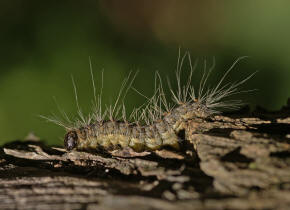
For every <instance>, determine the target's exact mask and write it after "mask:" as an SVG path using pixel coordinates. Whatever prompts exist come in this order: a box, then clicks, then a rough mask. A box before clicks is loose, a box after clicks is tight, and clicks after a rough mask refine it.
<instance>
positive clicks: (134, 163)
mask: <svg viewBox="0 0 290 210" xmlns="http://www.w3.org/2000/svg"><path fill="white" fill-rule="evenodd" d="M184 137H185V139H187V141H184V145H182V147H183V149H182V151H180V152H175V151H170V150H166V149H163V150H159V151H155V152H142V153H137V152H134V151H133V150H131V149H130V148H125V149H123V150H116V151H112V152H110V153H98V154H96V153H88V152H80V151H72V152H69V153H67V152H66V151H65V150H64V149H63V148H59V147H49V146H46V145H45V144H44V143H43V142H41V141H33V140H27V141H14V142H11V143H8V144H6V145H3V146H2V147H1V151H0V209H54V210H57V209H106V210H107V209H108V210H109V209H110V210H111V209H118V210H120V209H139V210H142V209H166V210H171V209H290V102H288V105H287V106H284V107H283V108H282V109H281V110H280V111H277V112H268V111H266V110H264V109H262V108H257V109H256V110H255V111H254V112H253V113H249V112H248V111H247V110H241V111H240V112H238V113H234V114H229V115H225V116H215V117H213V118H211V119H209V120H192V121H190V122H188V124H187V128H186V130H185V131H184Z"/></svg>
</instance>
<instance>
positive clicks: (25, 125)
mask: <svg viewBox="0 0 290 210" xmlns="http://www.w3.org/2000/svg"><path fill="white" fill-rule="evenodd" d="M289 14H290V2H287V1H283V4H282V3H281V2H280V3H278V1H259V0H257V1H241V2H238V3H237V2H236V1H233V2H232V1H173V0H166V1H165V0H162V1H161V0H160V1H153V0H143V1H133V0H123V1H117V0H103V1H102V0H100V1H95V0H91V1H76V0H64V1H55V0H50V1H46V0H44V1H36V0H30V1H24V0H9V1H8V0H4V1H1V2H0V25H1V29H0V30H1V33H0V47H1V50H0V53H1V56H0V143H1V144H2V143H5V142H8V141H11V140H15V139H23V138H24V137H25V136H26V135H27V134H28V133H30V132H34V133H35V135H36V136H39V137H40V138H41V139H44V140H46V141H47V142H48V143H49V144H62V140H61V139H62V137H63V135H64V133H65V131H64V130H63V129H62V128H60V127H58V126H56V125H53V124H51V123H47V122H46V121H45V120H43V119H41V118H40V117H39V115H45V116H50V115H51V114H52V113H55V114H57V115H59V112H58V108H57V105H56V104H58V106H60V107H61V108H62V109H63V110H65V111H66V112H67V113H68V114H69V115H74V114H75V113H76V104H75V99H74V97H75V96H74V92H73V86H72V80H71V76H73V78H74V80H75V82H76V85H77V90H78V97H79V103H80V105H81V107H82V109H83V110H84V112H85V113H88V112H89V110H90V107H91V104H92V99H93V88H92V83H91V77H90V65H89V58H91V61H92V66H93V71H94V76H95V81H96V86H97V89H99V88H100V86H101V71H102V70H104V88H103V96H104V97H103V102H104V104H110V103H112V102H113V101H114V98H115V97H116V95H117V93H118V90H119V89H120V85H121V83H122V80H123V79H124V78H125V77H126V76H127V75H128V73H129V72H130V71H132V72H136V71H137V70H139V73H138V76H137V78H136V80H135V82H134V85H133V86H134V87H135V88H136V89H138V90H139V91H140V92H142V94H144V95H147V96H150V95H151V94H152V93H153V89H154V72H155V71H156V70H158V71H159V72H160V74H161V75H162V78H163V79H164V82H165V83H166V76H168V77H169V78H170V80H174V78H175V74H174V71H175V68H176V63H177V56H178V49H179V47H180V48H181V50H182V51H186V50H189V51H190V52H191V56H192V60H193V61H195V59H198V60H199V64H198V67H197V69H196V73H195V75H194V79H195V81H194V83H195V84H198V79H199V78H200V76H201V74H202V73H201V72H202V70H203V65H204V61H205V60H206V61H207V65H208V66H210V65H211V64H212V62H213V58H214V57H215V60H216V68H215V70H214V71H213V73H212V75H211V79H210V81H209V86H213V85H214V84H216V82H217V81H218V79H219V78H220V77H221V76H222V74H223V72H225V71H226V70H227V69H228V68H229V67H230V66H231V64H232V63H233V62H234V61H235V60H236V59H237V58H238V57H240V56H244V55H247V56H249V58H247V59H244V60H243V61H241V62H240V63H239V64H238V65H237V66H236V67H235V69H234V70H233V71H232V72H231V74H230V75H229V77H228V78H227V79H228V80H227V81H237V80H239V79H242V78H245V77H246V76H248V75H249V74H251V73H253V72H255V71H258V73H257V74H256V75H255V76H254V77H253V78H252V79H251V80H249V81H248V82H247V83H246V84H245V85H244V86H243V88H244V89H258V90H257V91H255V92H251V93H246V94H241V95H240V96H239V97H240V98H241V99H243V100H244V101H245V102H247V103H249V104H250V105H251V107H255V106H256V105H262V106H263V107H265V108H267V109H271V110H277V109H279V108H280V107H281V106H282V105H284V104H285V103H286V101H287V98H288V97H289V95H290V71H289V68H290V59H289V55H290V41H289V37H290V24H289ZM187 70H188V65H187V64H185V66H184V72H185V73H184V75H183V77H184V79H185V78H186V72H188V71H187ZM167 93H168V92H167ZM55 101H56V103H55ZM144 102H145V98H144V97H142V96H140V95H139V94H137V93H136V92H134V91H129V93H128V95H127V97H126V99H125V103H126V107H127V109H128V111H130V110H132V109H133V107H135V106H139V105H141V104H142V103H144Z"/></svg>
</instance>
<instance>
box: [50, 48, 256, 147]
mask: <svg viewBox="0 0 290 210" xmlns="http://www.w3.org/2000/svg"><path fill="white" fill-rule="evenodd" d="M186 58H188V61H189V65H190V69H191V70H190V72H189V75H188V79H187V81H186V84H185V85H182V84H181V69H182V65H183V63H184V60H185V59H186ZM243 58H244V57H241V58H239V59H237V60H236V61H235V62H234V64H233V65H232V66H231V67H230V68H229V69H228V70H227V71H226V72H225V74H224V75H223V77H222V78H221V79H220V80H219V82H218V84H217V85H216V86H215V87H214V88H208V89H206V87H205V84H206V82H207V80H208V77H209V75H210V72H211V70H212V69H213V67H214V64H213V65H212V67H210V68H209V70H208V71H206V70H205V72H204V74H203V76H202V78H201V81H200V85H199V88H198V91H197V93H196V92H195V88H194V87H193V86H192V85H191V78H192V74H193V70H194V68H195V67H193V66H192V64H191V59H190V55H189V53H188V52H186V53H185V54H184V55H183V56H182V57H181V56H180V51H179V57H178V63H177V70H176V78H177V91H174V90H173V89H172V88H170V91H171V95H172V98H173V102H174V103H173V105H171V104H170V103H169V102H168V100H167V98H166V97H165V94H164V90H163V86H162V82H161V77H160V76H159V74H158V73H156V77H155V78H156V79H155V92H154V94H153V96H152V97H151V98H147V103H146V104H144V105H143V106H141V107H139V108H137V109H135V110H134V111H133V112H132V113H131V115H130V116H131V117H130V119H129V120H127V119H126V112H125V108H124V104H123V103H122V98H123V99H124V97H125V95H126V93H127V91H128V90H129V89H130V88H131V86H132V82H133V80H134V79H135V76H136V74H135V75H134V76H133V78H131V79H130V76H131V75H130V74H129V76H128V77H127V78H126V79H125V80H124V82H123V84H122V86H121V89H120V92H119V95H118V97H117V99H116V101H115V103H114V105H111V106H109V107H107V108H106V109H105V110H102V104H101V103H102V88H101V93H100V94H99V95H96V88H95V83H94V79H93V78H94V77H93V72H92V68H91V76H92V84H93V88H94V107H93V112H92V114H91V115H89V116H88V117H84V115H83V114H82V112H81V109H80V108H79V105H78V98H77V91H76V86H75V83H74V81H73V85H74V90H75V97H76V103H77V108H78V115H79V120H77V121H76V122H72V121H71V120H70V119H69V118H68V117H67V115H66V113H65V112H63V116H64V118H65V119H66V122H64V121H62V120H60V119H59V118H56V117H53V118H51V117H44V118H45V119H47V120H49V121H51V122H53V123H56V124H58V125H60V126H62V127H64V128H65V129H66V130H67V133H66V134H65V137H64V146H65V148H66V149H67V150H68V151H70V150H73V149H77V150H99V149H102V150H113V149H119V148H126V147H130V148H132V149H133V150H134V151H136V152H141V151H145V150H150V151H152V150H158V149H161V148H162V147H165V146H169V147H172V148H174V149H176V150H178V149H179V145H180V142H181V139H180V137H179V135H178V134H179V132H180V131H181V130H183V129H185V127H184V126H185V123H186V122H187V121H188V120H191V119H194V118H206V117H208V116H211V115H214V114H217V113H219V112H220V111H219V110H220V109H237V108H239V107H240V105H241V104H242V103H241V102H240V101H233V100H225V98H227V97H229V96H232V95H234V94H238V93H240V92H242V91H240V90H239V86H240V85H241V84H243V83H244V82H246V81H247V80H248V79H249V78H251V77H252V76H253V75H254V73H253V74H251V75H249V76H248V77H246V78H245V79H243V80H241V81H239V82H236V83H232V84H229V83H227V84H225V85H224V84H223V81H224V79H225V77H226V76H227V75H228V74H229V72H230V71H231V70H232V69H233V68H234V67H235V65H236V64H237V63H238V62H239V61H240V60H241V59H243ZM205 67H206V65H205ZM205 69H206V68H205ZM102 81H103V75H102ZM129 81H130V82H129ZM128 82H129V84H128ZM169 86H170V83H169ZM136 91H137V90H136ZM120 102H121V105H119V104H120ZM131 120H133V122H132V121H131Z"/></svg>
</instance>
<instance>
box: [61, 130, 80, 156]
mask: <svg viewBox="0 0 290 210" xmlns="http://www.w3.org/2000/svg"><path fill="white" fill-rule="evenodd" d="M77 144H78V135H77V132H75V131H69V132H67V134H65V137H64V147H65V148H66V150H68V151H70V150H72V149H74V148H76V147H77Z"/></svg>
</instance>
